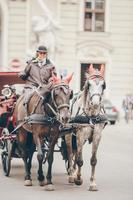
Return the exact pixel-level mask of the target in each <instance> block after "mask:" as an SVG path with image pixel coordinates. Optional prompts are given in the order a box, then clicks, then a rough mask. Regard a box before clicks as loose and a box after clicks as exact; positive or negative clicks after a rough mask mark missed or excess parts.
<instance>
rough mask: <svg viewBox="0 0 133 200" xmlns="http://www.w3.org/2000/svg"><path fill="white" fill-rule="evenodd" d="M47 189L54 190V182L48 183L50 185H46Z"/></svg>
mask: <svg viewBox="0 0 133 200" xmlns="http://www.w3.org/2000/svg"><path fill="white" fill-rule="evenodd" d="M45 190H46V191H54V186H53V184H48V185H46V186H45Z"/></svg>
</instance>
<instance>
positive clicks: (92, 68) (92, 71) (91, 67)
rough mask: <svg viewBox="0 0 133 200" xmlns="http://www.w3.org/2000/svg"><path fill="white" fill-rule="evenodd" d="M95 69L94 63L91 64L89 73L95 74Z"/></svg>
mask: <svg viewBox="0 0 133 200" xmlns="http://www.w3.org/2000/svg"><path fill="white" fill-rule="evenodd" d="M94 71H95V69H94V67H93V64H90V66H89V74H90V75H91V74H93V73H94Z"/></svg>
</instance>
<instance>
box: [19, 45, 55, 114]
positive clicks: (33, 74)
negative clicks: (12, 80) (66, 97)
mask: <svg viewBox="0 0 133 200" xmlns="http://www.w3.org/2000/svg"><path fill="white" fill-rule="evenodd" d="M52 73H54V74H55V75H56V69H55V66H54V65H53V64H52V62H51V61H50V60H49V59H48V52H47V48H46V47H45V46H39V47H38V48H37V50H36V57H35V58H33V59H32V60H30V61H28V62H27V66H26V68H25V69H24V70H23V71H22V72H20V73H19V77H20V78H21V79H23V80H25V81H26V83H25V87H24V93H25V98H24V106H25V108H26V111H27V104H28V102H29V100H30V97H31V95H32V93H33V91H34V89H35V88H38V87H40V86H41V85H44V84H48V82H49V79H50V78H51V77H52Z"/></svg>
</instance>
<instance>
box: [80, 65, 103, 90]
mask: <svg viewBox="0 0 133 200" xmlns="http://www.w3.org/2000/svg"><path fill="white" fill-rule="evenodd" d="M91 64H93V67H94V68H95V69H98V70H100V68H101V64H104V66H105V63H81V79H80V89H81V90H82V89H83V86H84V83H85V81H86V76H85V75H86V73H89V67H90V65H91Z"/></svg>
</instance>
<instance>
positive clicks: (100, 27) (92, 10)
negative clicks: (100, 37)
mask: <svg viewBox="0 0 133 200" xmlns="http://www.w3.org/2000/svg"><path fill="white" fill-rule="evenodd" d="M104 18H105V0H85V14H84V30H85V31H96V32H103V31H104Z"/></svg>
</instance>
